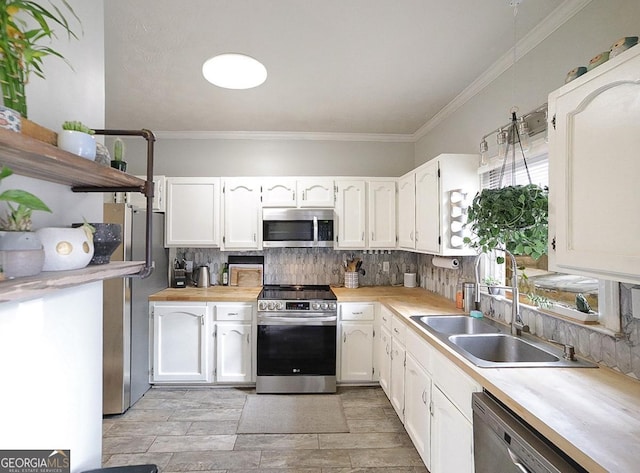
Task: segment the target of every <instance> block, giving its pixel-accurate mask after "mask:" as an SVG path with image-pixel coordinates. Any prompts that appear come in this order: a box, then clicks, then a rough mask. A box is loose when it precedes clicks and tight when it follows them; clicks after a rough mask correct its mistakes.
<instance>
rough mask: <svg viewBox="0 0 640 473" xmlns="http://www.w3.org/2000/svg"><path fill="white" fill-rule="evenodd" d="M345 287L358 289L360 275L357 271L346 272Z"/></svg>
mask: <svg viewBox="0 0 640 473" xmlns="http://www.w3.org/2000/svg"><path fill="white" fill-rule="evenodd" d="M344 287H347V288H349V289H356V288H357V287H358V273H357V272H356V271H345V273H344Z"/></svg>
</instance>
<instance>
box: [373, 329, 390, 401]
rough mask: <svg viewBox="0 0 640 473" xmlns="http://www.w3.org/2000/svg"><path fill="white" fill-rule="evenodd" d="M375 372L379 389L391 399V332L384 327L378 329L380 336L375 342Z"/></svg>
mask: <svg viewBox="0 0 640 473" xmlns="http://www.w3.org/2000/svg"><path fill="white" fill-rule="evenodd" d="M376 344H377V346H376V362H375V365H376V371H377V373H378V380H379V382H380V387H381V388H382V390H383V391H384V393H385V394H386V395H387V397H388V398H390V397H391V386H390V383H391V332H390V331H389V329H388V328H387V327H385V326H381V327H380V336H379V337H377V340H376Z"/></svg>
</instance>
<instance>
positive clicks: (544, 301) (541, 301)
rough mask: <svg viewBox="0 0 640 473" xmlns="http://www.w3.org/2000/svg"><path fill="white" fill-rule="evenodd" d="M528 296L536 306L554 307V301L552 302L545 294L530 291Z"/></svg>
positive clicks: (543, 307)
mask: <svg viewBox="0 0 640 473" xmlns="http://www.w3.org/2000/svg"><path fill="white" fill-rule="evenodd" d="M527 298H528V299H529V300H530V301H531V303H532V304H533V305H535V306H536V307H540V308H541V309H550V308H551V307H553V302H551V301H550V300H549V299H548V298H546V297H545V296H541V295H539V294H534V293H532V292H530V293H529V294H527Z"/></svg>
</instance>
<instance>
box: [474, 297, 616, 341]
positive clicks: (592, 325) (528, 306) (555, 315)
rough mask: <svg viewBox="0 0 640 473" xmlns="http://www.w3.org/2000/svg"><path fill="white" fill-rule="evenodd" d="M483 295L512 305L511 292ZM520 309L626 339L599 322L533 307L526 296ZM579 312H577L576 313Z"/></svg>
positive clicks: (522, 298)
mask: <svg viewBox="0 0 640 473" xmlns="http://www.w3.org/2000/svg"><path fill="white" fill-rule="evenodd" d="M482 295H483V296H485V297H491V298H493V299H495V300H498V301H506V302H508V303H511V301H512V298H511V292H509V291H507V294H506V295H505V296H501V295H492V294H489V293H488V292H482ZM520 307H524V308H526V309H528V310H532V311H534V312H538V313H540V314H543V315H546V316H548V317H553V318H555V319H558V320H561V321H563V322H567V323H570V324H573V325H577V326H578V327H583V328H586V329H589V330H592V331H594V332H598V333H601V334H603V335H608V336H609V337H612V338H615V339H620V338H623V337H624V334H622V333H619V332H616V331H614V330H611V329H609V328H607V327H605V326H604V325H602V324H601V323H599V322H595V323H585V322H583V321H580V320H576V319H574V318H571V317H570V316H564V315H562V314H559V313H557V312H553V311H551V310H547V309H541V308H540V307H537V306H535V305H531V304H530V303H529V300H528V299H527V297H526V296H524V295H522V294H521V295H520ZM575 312H577V311H575Z"/></svg>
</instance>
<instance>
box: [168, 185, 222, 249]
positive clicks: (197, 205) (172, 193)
mask: <svg viewBox="0 0 640 473" xmlns="http://www.w3.org/2000/svg"><path fill="white" fill-rule="evenodd" d="M166 206H167V209H166V220H165V245H167V246H180V247H217V246H220V179H217V178H209V177H170V178H167V202H166Z"/></svg>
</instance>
